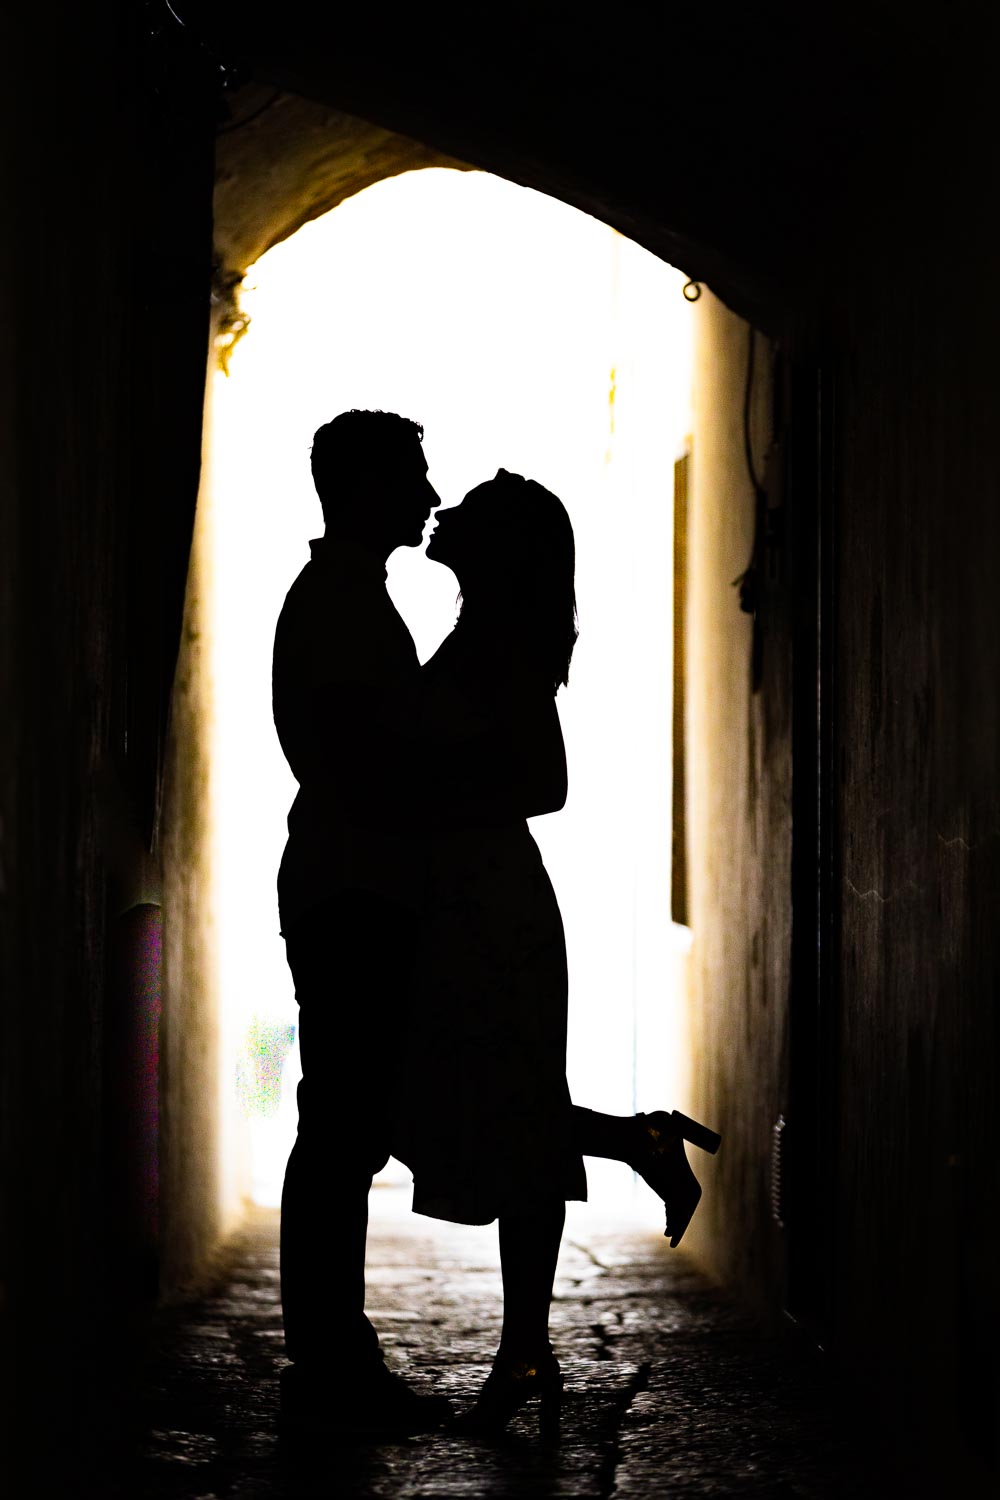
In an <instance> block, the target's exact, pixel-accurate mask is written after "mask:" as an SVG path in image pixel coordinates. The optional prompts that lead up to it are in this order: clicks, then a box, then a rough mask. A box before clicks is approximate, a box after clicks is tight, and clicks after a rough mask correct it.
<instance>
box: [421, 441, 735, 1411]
mask: <svg viewBox="0 0 1000 1500" xmlns="http://www.w3.org/2000/svg"><path fill="white" fill-rule="evenodd" d="M436 521H437V527H436V530H435V531H434V533H433V534H432V536H431V540H430V542H429V544H428V547H427V555H428V557H431V558H433V559H435V560H436V561H438V562H441V563H444V564H446V565H447V566H448V567H450V568H451V569H452V570H453V571H454V573H455V574H456V576H457V578H458V581H459V584H460V587H461V590H462V609H461V614H460V616H459V619H458V622H457V624H456V626H455V629H454V631H453V632H452V634H451V635H450V636H448V638H447V639H446V640H445V641H444V642H443V644H442V645H441V647H440V648H439V650H438V651H437V653H436V654H435V656H434V657H433V658H432V659H431V661H429V662H428V663H427V665H426V667H425V668H424V689H425V692H424V708H423V715H424V724H423V728H424V739H425V743H426V741H427V739H430V740H431V741H434V742H437V743H439V744H440V746H441V755H442V759H443V760H444V761H445V764H446V766H447V769H448V779H447V784H446V786H445V790H444V792H443V793H442V792H441V791H440V790H439V791H438V792H437V793H436V794H435V803H436V805H435V806H432V807H430V808H429V809H428V813H429V817H430V821H431V824H432V826H433V828H434V832H433V834H432V835H431V837H430V839H429V840H428V845H429V851H430V852H429V868H428V885H427V890H428V900H427V908H426V918H425V922H424V928H423V938H422V957H421V960H420V966H419V967H420V973H421V976H422V977H421V979H420V982H419V983H418V992H417V996H416V1004H415V1008H414V1017H415V1020H414V1025H413V1031H412V1037H411V1046H410V1055H409V1059H408V1062H409V1073H410V1079H411V1085H410V1093H409V1098H408V1101H407V1108H406V1110H405V1118H406V1122H407V1124H406V1135H405V1140H404V1141H403V1143H402V1145H401V1148H400V1150H399V1152H398V1154H399V1155H401V1156H402V1157H403V1159H404V1160H405V1161H407V1163H408V1164H409V1165H410V1167H411V1168H412V1170H413V1174H414V1199H413V1206H414V1209H415V1211H416V1212H418V1213H424V1214H429V1215H432V1216H434V1217H436V1218H442V1219H449V1220H453V1221H456V1222H459V1223H466V1224H487V1223H491V1222H492V1221H493V1220H494V1219H499V1226H500V1260H501V1269H502V1274H503V1288H504V1308H503V1329H502V1333H501V1339H500V1347H499V1349H498V1351H497V1354H496V1358H495V1361H494V1365H493V1370H492V1372H491V1374H490V1376H489V1378H488V1379H487V1381H486V1384H485V1386H484V1387H483V1390H482V1392H481V1393H480V1396H479V1400H478V1402H477V1405H476V1407H475V1409H474V1410H473V1411H472V1412H470V1413H469V1414H468V1415H467V1416H466V1417H465V1418H464V1419H460V1422H459V1425H460V1426H462V1427H464V1428H465V1429H466V1430H468V1431H482V1432H492V1431H497V1430H500V1429H502V1427H503V1426H504V1425H505V1424H506V1422H507V1420H508V1419H509V1418H510V1416H511V1415H512V1413H513V1412H514V1411H516V1410H517V1409H518V1408H519V1407H520V1406H522V1405H524V1403H525V1402H526V1401H528V1400H529V1399H530V1398H531V1397H532V1396H535V1395H538V1396H540V1397H541V1420H542V1427H543V1430H544V1429H545V1428H546V1426H548V1427H551V1426H553V1425H554V1424H556V1423H557V1422H558V1414H559V1406H560V1400H561V1391H562V1377H561V1374H560V1371H559V1364H558V1361H557V1360H556V1358H555V1355H554V1354H553V1352H552V1348H551V1345H550V1344H549V1337H548V1319H549V1304H550V1301H551V1296H552V1284H553V1280H554V1276H555V1268H556V1259H557V1256H558V1252H559V1242H560V1238H561V1236H562V1229H563V1223H564V1220H565V1204H566V1200H567V1199H584V1198H586V1177H585V1174H584V1169H583V1162H582V1156H583V1155H584V1154H586V1155H594V1156H605V1157H611V1158H613V1159H615V1160H620V1161H623V1162H627V1163H628V1164H629V1165H630V1166H631V1167H633V1168H634V1169H635V1170H636V1171H638V1172H640V1173H641V1174H642V1176H643V1177H644V1178H645V1179H646V1181H647V1182H649V1183H650V1185H651V1186H652V1187H653V1188H654V1190H655V1191H656V1192H658V1193H659V1194H660V1196H661V1197H662V1198H663V1200H664V1202H665V1205H666V1210H667V1233H668V1234H670V1235H671V1236H672V1239H671V1243H672V1244H677V1242H678V1241H679V1239H680V1237H681V1235H682V1234H683V1232H684V1229H685V1228H686V1227H687V1223H688V1221H689V1219H690V1217H691V1214H692V1213H693V1211H694V1208H695V1206H696V1205H697V1202H698V1199H699V1197H700V1195H701V1189H700V1187H699V1185H698V1183H697V1181H696V1179H695V1177H694V1175H693V1173H692V1172H691V1169H690V1167H689V1166H688V1163H687V1160H686V1157H685V1154H684V1146H683V1139H682V1137H684V1136H686V1137H687V1138H688V1139H693V1140H696V1141H697V1143H698V1144H700V1145H703V1146H705V1147H706V1148H707V1149H710V1150H714V1149H716V1147H717V1145H718V1137H717V1136H715V1135H714V1134H713V1133H712V1132H711V1131H707V1130H705V1129H704V1127H702V1126H698V1125H696V1124H695V1122H693V1121H688V1120H686V1118H685V1117H684V1116H680V1115H677V1114H674V1115H668V1114H666V1113H659V1114H655V1115H648V1116H647V1115H637V1116H628V1117H624V1118H620V1117H616V1116H611V1115H603V1114H598V1113H596V1112H595V1111H591V1110H586V1109H575V1108H574V1107H573V1105H572V1104H571V1102H570V1096H569V1090H568V1087H567V1083H566V1004H567V976H566V948H565V941H564V937H563V927H562V920H561V917H560V914H559V906H558V903H557V901H556V897H555V894H554V892H553V889H552V886H551V884H550V882H549V879H548V876H547V874H546V872H545V869H544V866H543V864H542V861H541V857H540V855H539V852H538V849H537V846H536V845H535V842H534V840H533V839H532V837H531V835H530V833H529V831H528V828H527V825H526V823H525V819H526V818H528V817H532V816H535V815H537V814H540V813H545V812H552V811H555V810H557V809H558V808H561V807H562V806H563V803H564V802H565V798H566V759H565V752H564V748H563V740H562V732H561V729H560V725H559V717H558V714H557V711H556V706H555V693H556V691H557V690H558V688H559V686H560V685H561V684H564V683H565V682H566V681H567V679H568V676H569V665H570V659H571V657H572V654H573V647H574V645H575V642H576V636H577V626H576V603H575V595H574V560H575V554H574V542H573V531H572V527H571V525H570V521H569V517H568V516H567V514H566V511H565V509H564V508H563V506H562V504H561V502H560V501H559V500H557V499H556V497H555V496H554V495H552V494H550V493H549V491H548V490H545V489H543V488H542V486H541V485H539V484H536V483H534V482H533V481H530V480H526V479H522V478H521V477H520V476H518V475H514V474H508V473H507V472H506V471H505V470H503V469H501V470H500V471H499V473H498V474H497V477H496V479H494V480H492V481H491V482H489V483H487V484H483V485H480V486H479V487H478V488H477V489H474V490H472V491H471V492H470V493H469V494H468V495H467V496H466V498H465V500H464V501H463V502H462V504H461V505H459V506H456V507H454V508H453V509H450V510H444V511H439V512H438V513H437V516H436ZM452 768H453V769H452ZM436 781H437V784H438V786H441V785H442V779H441V778H440V777H439V778H436Z"/></svg>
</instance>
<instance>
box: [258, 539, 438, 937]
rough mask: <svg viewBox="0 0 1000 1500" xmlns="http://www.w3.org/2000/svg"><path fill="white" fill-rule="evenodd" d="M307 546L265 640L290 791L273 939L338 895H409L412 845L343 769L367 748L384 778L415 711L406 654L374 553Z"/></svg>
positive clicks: (338, 545)
mask: <svg viewBox="0 0 1000 1500" xmlns="http://www.w3.org/2000/svg"><path fill="white" fill-rule="evenodd" d="M310 550H311V553H312V557H311V560H310V561H309V562H308V563H307V564H306V566H305V567H304V568H303V570H302V572H301V573H300V574H299V576H298V578H297V579H296V580H295V582H294V583H293V585H292V587H291V589H290V590H289V592H288V596H287V598H286V599H285V603H284V605H283V606H282V610H281V614H280V616H279V618H278V625H277V629H276V632H275V640H274V661H273V671H272V703H273V708H274V723H275V727H276V729H277V731H278V738H279V740H280V742H281V748H282V750H283V751H284V753H285V758H286V759H287V761H288V763H289V765H290V767H291V769H292V773H293V775H294V776H295V778H296V780H297V781H298V783H299V791H298V794H297V795H296V798H295V801H294V802H293V803H292V807H291V811H290V812H289V815H288V842H287V844H286V845H285V852H284V854H283V856H282V860H281V868H280V870H279V872H278V909H279V915H280V919H281V926H282V930H283V931H287V930H288V928H289V927H290V926H291V925H292V923H294V922H295V921H297V920H298V919H299V918H300V917H301V916H303V915H304V914H305V913H306V912H308V911H309V910H311V909H312V908H314V907H316V906H319V905H320V904H321V903H323V902H325V901H328V900H330V899H331V898H333V897H335V896H336V895H337V893H338V892H341V891H346V890H367V891H372V892H375V893H376V894H378V895H381V896H384V897H386V898H387V899H390V900H394V901H401V902H403V903H405V904H406V905H408V906H416V905H417V902H418V899H419V876H418V871H417V843H416V840H415V839H414V838H413V837H411V836H409V835H408V834H407V833H406V832H405V831H403V830H402V829H401V828H400V826H399V825H398V823H397V824H396V825H395V826H394V825H393V820H392V817H391V814H389V815H387V813H386V808H385V806H384V805H382V806H380V805H379V803H378V798H377V788H376V795H375V796H374V797H373V795H372V789H371V787H370V785H369V786H367V789H366V784H365V778H364V776H363V775H356V776H355V775H352V774H351V772H350V770H345V766H346V767H350V765H351V763H352V758H353V760H354V763H355V764H358V765H360V764H361V763H363V760H364V756H365V749H366V746H371V745H372V744H376V745H377V747H378V749H379V750H380V751H382V752H384V753H385V754H386V755H388V756H389V760H388V762H387V765H388V776H387V778H386V779H387V780H388V778H389V777H390V776H391V775H392V759H391V757H392V755H393V754H394V753H395V752H394V750H393V747H394V746H398V747H402V746H403V745H404V744H405V740H406V736H407V734H408V733H409V732H410V729H411V725H412V720H413V716H414V714H415V710H416V703H417V695H418V689H419V682H420V666H419V662H418V660H417V653H416V648H415V647H414V644H413V640H412V638H411V636H410V633H409V631H408V630H407V628H406V626H405V625H404V623H403V621H402V620H401V619H400V616H399V614H398V613H397V611H396V609H395V607H394V605H393V603H392V601H391V599H390V598H389V595H388V594H387V592H386V588H385V579H386V572H385V567H384V565H383V563H382V562H381V560H380V559H379V558H378V557H377V556H375V555H374V554H373V553H370V552H367V551H365V550H364V549H363V548H362V547H359V546H358V545H357V544H356V543H354V542H351V541H348V540H346V539H344V538H339V537H335V536H326V537H324V538H322V539H320V540H318V541H313V542H311V543H310ZM358 704H362V705H363V708H362V709H361V710H359V709H358V707H357V706H356V705H358ZM352 705H353V706H352ZM383 763H384V761H383V756H382V755H380V757H379V764H380V765H381V764H383ZM399 769H400V773H401V774H402V771H403V769H404V768H403V767H402V766H400V768H399ZM385 790H386V798H387V801H388V794H389V788H388V787H386V789H385Z"/></svg>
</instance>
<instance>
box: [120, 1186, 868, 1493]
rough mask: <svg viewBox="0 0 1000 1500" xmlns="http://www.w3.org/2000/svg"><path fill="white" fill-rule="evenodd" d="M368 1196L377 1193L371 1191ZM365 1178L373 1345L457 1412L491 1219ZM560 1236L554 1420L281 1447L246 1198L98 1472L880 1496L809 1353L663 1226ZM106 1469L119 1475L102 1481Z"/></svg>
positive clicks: (267, 1292)
mask: <svg viewBox="0 0 1000 1500" xmlns="http://www.w3.org/2000/svg"><path fill="white" fill-rule="evenodd" d="M375 1199H378V1200H379V1201H378V1203H377V1204H376V1203H375V1202H374V1200H375ZM398 1205H399V1194H398V1193H397V1198H396V1200H395V1203H393V1202H392V1201H390V1200H389V1199H388V1198H383V1197H381V1196H380V1195H378V1194H376V1195H373V1216H372V1226H371V1231H370V1237H369V1278H368V1280H369V1289H370V1290H369V1310H370V1313H371V1316H372V1318H373V1321H375V1323H376V1325H377V1326H378V1328H379V1330H380V1335H381V1337H382V1341H383V1345H384V1347H385V1349H386V1355H387V1359H388V1361H389V1363H390V1365H391V1366H392V1367H393V1368H394V1369H398V1370H399V1371H401V1372H403V1373H405V1375H406V1377H407V1379H408V1380H410V1381H411V1383H412V1384H413V1385H414V1386H415V1387H416V1388H417V1389H418V1390H421V1391H426V1392H430V1391H435V1392H443V1393H444V1394H446V1395H448V1396H449V1397H451V1398H453V1400H454V1403H455V1405H456V1407H457V1408H458V1409H461V1408H462V1407H463V1406H464V1405H466V1404H468V1403H470V1402H471V1400H472V1399H473V1397H474V1395H475V1392H476V1390H477V1389H478V1387H479V1385H480V1384H481V1383H482V1381H483V1380H484V1379H485V1377H486V1374H487V1372H488V1369H489V1362H490V1358H491V1355H492V1351H493V1349H494V1347H495V1345H496V1341H497V1339H498V1336H499V1329H500V1312H501V1309H500V1291H501V1285H500V1276H499V1257H498V1253H497V1250H496V1243H495V1229H494V1230H492V1231H491V1230H489V1229H487V1230H467V1229H465V1228H463V1227H459V1226H441V1227H440V1230H439V1229H438V1228H437V1227H435V1226H433V1225H431V1224H430V1222H429V1221H427V1220H418V1219H415V1218H414V1217H413V1216H412V1215H410V1214H408V1213H403V1212H400V1211H399V1206H398ZM580 1222H583V1221H579V1220H578V1221H577V1223H576V1224H575V1226H574V1233H573V1234H572V1235H567V1239H566V1241H565V1242H564V1247H563V1253H562V1256H561V1259H560V1265H559V1271H558V1275H557V1282H556V1295H555V1301H554V1304H553V1316H552V1327H553V1341H554V1343H555V1346H556V1350H557V1353H558V1354H559V1357H560V1361H561V1363H562V1367H563V1371H564V1375H565V1379H566V1397H565V1405H564V1413H563V1428H562V1438H561V1441H560V1443H559V1444H558V1445H551V1444H546V1443H543V1442H542V1441H541V1440H540V1438H539V1436H538V1432H537V1427H536V1425H535V1424H536V1422H537V1418H532V1416H531V1414H530V1409H529V1412H526V1413H521V1414H519V1415H518V1417H517V1418H515V1419H514V1421H513V1422H512V1423H511V1425H510V1429H509V1432H508V1433H507V1434H505V1435H504V1437H503V1438H502V1439H499V1440H496V1441H490V1442H487V1441H483V1440H478V1441H474V1440H471V1439H462V1438H459V1437H457V1436H452V1435H449V1434H448V1433H446V1432H443V1433H437V1434H432V1435H428V1436H424V1437H419V1438H411V1439H406V1440H402V1441H396V1442H385V1441H378V1442H376V1441H373V1440H367V1441H351V1440H349V1439H348V1438H345V1437H344V1435H343V1434H339V1435H337V1436H336V1437H331V1438H330V1439H329V1440H328V1441H325V1442H319V1443H311V1444H301V1443H299V1444H289V1442H288V1441H287V1440H283V1439H282V1438H281V1437H280V1436H279V1434H278V1429H277V1416H278V1384H277V1382H278V1373H279V1370H280V1369H281V1367H282V1366H283V1364H284V1363H285V1361H284V1351H283V1343H282V1338H281V1318H280V1308H279V1303H278V1233H277V1216H276V1215H275V1214H273V1213H267V1212H263V1211H258V1212H256V1213H255V1214H254V1216H253V1218H252V1219H251V1221H250V1222H249V1223H248V1225H247V1226H246V1228H245V1230H244V1231H243V1232H242V1233H241V1235H240V1236H239V1237H238V1238H237V1239H236V1241H235V1242H234V1244H233V1246H232V1249H231V1256H230V1262H229V1264H230V1271H229V1274H228V1276H227V1277H226V1279H225V1280H224V1281H223V1282H222V1283H220V1285H219V1286H218V1287H217V1289H216V1290H215V1291H214V1292H213V1293H212V1294H211V1295H209V1296H206V1297H205V1298H203V1299H202V1300H201V1301H200V1302H199V1303H198V1305H197V1306H193V1307H171V1308H166V1309H164V1310H163V1311H162V1313H161V1315H160V1317H159V1320H158V1326H157V1331H156V1339H155V1345H154V1348H153V1350H152V1353H151V1358H150V1362H149V1368H148V1372H147V1378H146V1383H145V1387H144V1390H143V1392H142V1394H141V1398H140V1401H139V1407H140V1416H141V1419H142V1426H143V1432H144V1436H143V1439H142V1444H141V1452H140V1454H139V1457H138V1460H137V1462H136V1463H135V1464H134V1465H133V1466H132V1467H131V1469H130V1470H129V1472H128V1473H127V1474H125V1475H124V1476H122V1475H119V1476H117V1478H115V1479H114V1480H112V1478H111V1477H110V1476H109V1478H108V1480H107V1483H106V1484H104V1485H103V1486H102V1487H101V1489H100V1490H99V1492H100V1493H102V1494H104V1495H107V1496H110V1495H112V1494H121V1495H122V1496H123V1497H124V1496H127V1497H128V1500H136V1497H140V1496H141V1497H142V1500H293V1497H294V1500H311V1497H313V1496H316V1497H319V1496H323V1497H331V1496H335V1497H338V1500H339V1497H359V1500H361V1497H373V1500H383V1497H385V1500H388V1497H399V1500H424V1497H428V1500H429V1497H449V1496H483V1497H494V1496H496V1497H501V1496H508V1495H509V1496H518V1497H535V1496H538V1497H542V1496H546V1497H548V1496H551V1497H556V1496H580V1497H590V1496H595V1497H601V1500H609V1497H615V1500H618V1497H621V1500H627V1497H633V1496H651V1497H652V1496H655V1497H666V1500H675V1497H676V1500H685V1497H702V1496H705V1497H720V1496H728V1495H731V1496H758V1497H765V1496H766V1497H773V1500H782V1497H790V1500H831V1497H840V1496H844V1497H855V1496H857V1497H864V1496H868V1495H872V1496H874V1495H876V1494H879V1495H887V1494H893V1493H895V1491H894V1489H893V1488H891V1487H890V1486H891V1481H890V1482H889V1485H887V1484H886V1483H885V1481H884V1480H883V1479H880V1478H879V1476H878V1474H877V1473H876V1470H875V1468H873V1462H872V1458H871V1454H870V1453H868V1452H864V1453H863V1452H861V1451H860V1450H859V1451H849V1450H848V1449H847V1448H846V1446H845V1445H842V1444H840V1443H839V1442H838V1441H837V1438H838V1435H839V1433H840V1431H841V1427H840V1425H839V1423H838V1419H837V1417H836V1414H835V1406H834V1403H833V1401H832V1399H831V1394H830V1392H829V1390H828V1389H827V1387H826V1384H825V1381H826V1375H825V1372H824V1370H823V1368H822V1366H821V1365H820V1363H819V1361H818V1358H817V1357H814V1356H812V1355H811V1354H810V1353H809V1352H808V1351H806V1350H804V1349H803V1348H801V1347H800V1346H799V1345H797V1344H792V1343H791V1342H790V1341H789V1340H788V1339H784V1338H768V1337H765V1336H764V1335H763V1334H761V1332H760V1331H759V1330H757V1329H756V1328H755V1327H754V1326H753V1324H752V1323H751V1322H750V1321H749V1320H748V1319H747V1318H746V1317H744V1315H743V1314H741V1312H740V1311H739V1309H737V1308H735V1307H734V1306H733V1305H732V1304H731V1303H730V1302H729V1301H728V1300H727V1299H726V1298H725V1297H724V1296H723V1295H722V1294H721V1293H720V1292H718V1291H717V1290H716V1289H714V1288H712V1287H711V1286H710V1285H709V1284H708V1283H707V1282H706V1281H704V1280H703V1279H702V1278H701V1277H700V1276H699V1275H698V1273H697V1272H696V1271H695V1269H694V1268H693V1267H692V1265H691V1263H690V1262H689V1261H687V1260H686V1259H685V1257H684V1256H683V1254H682V1253H681V1252H677V1251H670V1250H669V1249H668V1248H667V1246H666V1243H665V1241H664V1240H663V1238H662V1235H659V1234H653V1233H650V1232H649V1231H642V1230H629V1229H625V1228H617V1229H613V1230H609V1229H608V1228H607V1227H605V1228H603V1229H601V1228H595V1229H594V1230H593V1232H587V1231H586V1225H585V1223H584V1228H583V1236H584V1237H581V1230H580V1227H579V1225H580ZM116 1486H117V1487H116Z"/></svg>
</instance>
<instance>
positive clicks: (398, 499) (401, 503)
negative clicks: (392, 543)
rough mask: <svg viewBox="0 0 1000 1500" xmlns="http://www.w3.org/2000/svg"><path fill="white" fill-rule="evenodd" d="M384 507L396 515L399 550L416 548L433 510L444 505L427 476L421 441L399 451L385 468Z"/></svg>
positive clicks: (395, 530)
mask: <svg viewBox="0 0 1000 1500" xmlns="http://www.w3.org/2000/svg"><path fill="white" fill-rule="evenodd" d="M384 485H385V504H386V506H387V508H389V509H390V510H391V512H392V515H393V522H394V537H395V538H396V545H397V546H398V547H417V546H419V544H420V542H421V541H422V540H423V535H424V526H425V525H426V523H427V518H428V516H429V515H430V513H431V511H432V510H434V509H435V508H436V507H437V506H439V505H440V504H441V500H440V497H439V496H438V494H437V491H436V490H435V489H434V486H433V485H432V484H431V482H430V479H429V478H428V477H427V459H426V458H425V457H424V450H423V448H422V446H421V444H420V441H419V439H416V438H414V440H413V442H412V443H407V444H406V445H405V446H404V447H402V448H401V449H400V452H399V453H398V455H397V456H396V458H395V460H394V461H391V462H390V463H389V464H387V466H386V471H385V478H384Z"/></svg>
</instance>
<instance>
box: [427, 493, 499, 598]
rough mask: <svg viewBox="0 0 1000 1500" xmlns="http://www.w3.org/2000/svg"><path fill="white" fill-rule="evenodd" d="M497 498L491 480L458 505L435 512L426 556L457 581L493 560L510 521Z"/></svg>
mask: <svg viewBox="0 0 1000 1500" xmlns="http://www.w3.org/2000/svg"><path fill="white" fill-rule="evenodd" d="M498 499H499V497H498V496H497V495H496V494H495V493H494V481H488V482H487V483H486V484H480V485H477V486H476V487H475V489H472V490H470V491H469V493H468V494H467V495H466V497H465V499H464V500H462V501H461V503H460V504H458V505H452V506H450V507H449V508H448V509H447V510H439V511H437V512H436V513H435V516H434V520H435V527H434V530H433V531H432V532H431V536H430V540H429V541H428V543H427V548H426V551H427V556H428V557H429V558H431V559H432V560H433V561H434V562H439V563H444V565H445V567H448V568H451V570H452V572H453V573H455V574H456V575H457V576H458V577H459V578H461V576H462V574H463V572H464V573H466V574H467V573H469V572H470V571H476V570H477V569H479V568H481V566H482V564H483V563H484V562H485V561H487V560H488V559H489V558H492V557H495V556H496V553H497V552H498V551H499V547H500V544H501V542H502V541H503V539H504V537H505V533H506V530H507V526H508V523H509V522H510V521H511V520H512V519H513V518H512V517H511V516H509V515H507V514H506V511H507V509H508V508H507V507H505V506H504V505H503V504H502V503H499V504H498Z"/></svg>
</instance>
